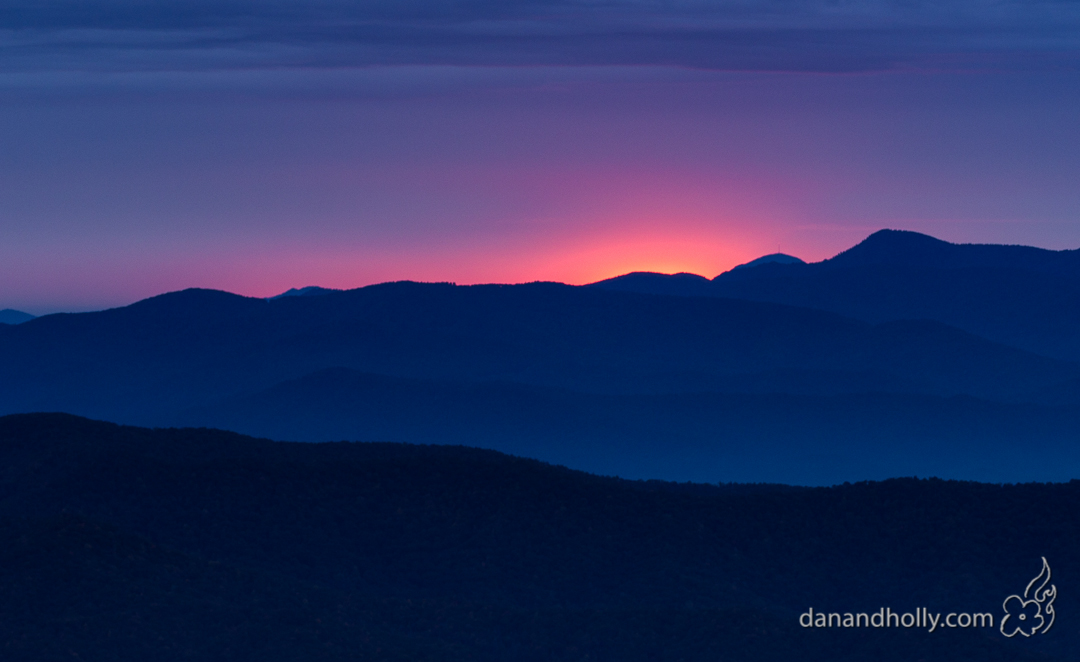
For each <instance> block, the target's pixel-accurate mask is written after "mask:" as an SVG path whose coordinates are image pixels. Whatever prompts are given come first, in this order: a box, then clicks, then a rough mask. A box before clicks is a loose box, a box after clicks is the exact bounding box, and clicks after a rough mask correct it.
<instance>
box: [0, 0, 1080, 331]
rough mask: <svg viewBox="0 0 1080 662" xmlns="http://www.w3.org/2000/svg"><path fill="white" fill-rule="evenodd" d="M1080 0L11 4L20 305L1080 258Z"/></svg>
mask: <svg viewBox="0 0 1080 662" xmlns="http://www.w3.org/2000/svg"><path fill="white" fill-rule="evenodd" d="M1078 183H1080V3H1076V2H1065V1H1048V2H1010V1H1004V2H996V1H984V0H962V1H958V0H944V1H942V2H932V3H931V2H925V3H921V2H867V1H850V2H844V1H830V2H824V1H821V0H817V1H812V2H796V1H792V0H777V1H774V2H755V1H747V2H709V1H704V0H672V1H668V2H647V1H633V0H607V1H604V2H588V1H562V0H544V1H542V0H523V1H505V0H500V1H498V2H495V1H475V2H432V1H425V0H415V1H410V0H405V1H401V0H395V1H386V2H380V1H374V2H355V1H350V2H343V1H341V0H322V1H316V2H313V1H311V0H306V1H304V2H298V1H295V0H269V1H266V0H264V1H260V2H256V1H248V0H242V1H237V0H225V1H222V0H215V1H213V2H210V1H206V2H204V1H201V0H197V1H175V0H174V1H171V2H160V1H151V0H139V1H134V0H130V1H121V0H78V1H72V2H64V1H60V2H56V1H51V2H43V1H20V0H14V1H11V0H9V1H8V2H5V3H4V6H3V7H2V8H0V309H3V308H15V309H19V310H24V311H26V312H30V313H32V314H45V313H49V312H56V311H78V310H93V309H101V308H105V307H111V306H119V305H126V304H128V303H132V302H134V301H137V300H139V299H142V298H145V297H148V296H153V295H156V294H160V293H162V292H167V291H173V290H179V289H183V288H187V287H210V288H215V289H223V290H228V291H231V292H236V293H239V294H245V295H249V296H271V295H274V294H278V293H280V292H282V291H284V290H287V289H289V288H291V287H303V286H307V285H320V286H324V287H336V288H350V287H359V286H363V285H368V284H372V283H377V282H384V281H390V280H403V279H409V280H422V281H451V282H457V283H463V284H464V283H483V282H526V281H534V280H554V281H561V282H567V283H587V282H593V281H596V280H600V279H603V278H607V277H611V276H615V275H618V274H621V273H626V272H629V271H659V272H665V273H674V272H679V271H689V272H694V273H699V274H702V275H705V276H709V277H712V276H715V275H716V274H718V273H721V272H722V271H725V270H727V269H730V268H731V267H733V266H735V265H737V264H740V263H743V262H747V261H749V260H751V259H754V258H756V257H758V256H761V255H764V254H768V253H774V252H784V253H788V254H791V255H795V256H798V257H800V258H802V259H804V260H808V261H816V260H821V259H825V258H827V257H830V256H831V255H834V254H836V253H838V252H840V251H842V250H844V249H846V248H848V247H850V246H851V245H853V244H855V243H857V242H858V241H860V240H862V239H863V238H865V237H866V236H867V235H869V234H870V233H872V232H874V231H875V230H878V229H881V228H897V229H908V230H915V231H919V232H925V233H927V234H931V235H934V236H936V237H939V238H941V239H946V240H949V241H954V242H975V243H1013V244H1027V245H1035V246H1041V247H1044V248H1051V249H1058V250H1060V249H1075V248H1078V247H1080V186H1078Z"/></svg>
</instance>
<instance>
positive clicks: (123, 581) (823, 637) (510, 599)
mask: <svg viewBox="0 0 1080 662" xmlns="http://www.w3.org/2000/svg"><path fill="white" fill-rule="evenodd" d="M1078 509H1080V482H1076V481H1074V482H1071V483H1067V484H1060V485H1045V484H1029V485H987V484H979V483H964V482H946V481H940V480H925V479H923V480H914V479H901V480H890V481H886V482H880V483H859V484H853V485H841V486H836V487H830V488H813V489H811V488H792V487H785V486H773V485H720V486H716V485H713V486H708V485H685V484H674V483H661V482H657V481H650V482H631V481H624V480H617V479H610V478H601V477H598V476H592V475H588V474H583V473H580V472H576V471H570V470H567V469H565V468H560V467H554V466H550V465H545V464H542V463H540V462H536V461H534V460H526V459H521V458H515V457H510V456H506V455H502V454H499V453H494V452H491V451H482V450H478V449H473V448H463V447H450V446H411V445H403V444H355V443H348V444H299V443H274V442H269V441H266V440H257V439H252V438H249V437H243V436H240V435H236V434H231V433H226V432H220V431H215V430H148V429H139V428H131V427H119V426H115V425H110V424H106V423H99V422H93V421H88V420H85V419H79V418H75V417H72V416H67V415H60V414H34V415H20V416H8V417H0V536H2V537H3V540H4V544H3V545H2V546H0V591H2V592H3V595H4V599H3V600H0V642H3V659H4V660H5V661H6V662H37V661H39V660H62V659H65V660H66V659H75V660H78V659H82V660H102V659H108V660H116V661H118V662H127V661H132V662H134V661H138V662H142V661H144V660H155V661H160V662H173V661H180V660H224V659H228V660H241V661H248V660H251V661H255V660H258V661H260V662H285V661H293V660H326V661H330V662H334V661H338V660H340V661H345V660H349V661H352V660H372V661H377V662H390V661H400V662H405V661H408V662H459V661H461V662H464V661H466V660H468V661H472V662H504V661H506V660H514V661H515V662H551V661H555V662H571V661H574V662H576V661H581V660H618V661H620V662H655V661H660V662H677V661H680V660H682V661H695V662H697V661H700V662H714V661H719V662H791V661H793V660H799V661H804V662H865V661H867V660H873V661H875V662H910V661H912V660H922V661H924V662H957V661H961V662H985V661H987V660H998V661H1003V662H1065V661H1066V660H1076V659H1077V654H1076V651H1077V650H1080V634H1078V631H1077V628H1076V626H1075V623H1076V621H1075V615H1076V614H1077V613H1078V611H1080V597H1078V596H1080V593H1078V592H1077V591H1075V590H1072V589H1073V588H1074V587H1075V584H1074V583H1073V581H1072V579H1071V578H1072V577H1075V572H1076V568H1077V567H1080V565H1078V564H1080V555H1078V551H1077V550H1080V520H1078V519H1077V517H1076V512H1077V511H1078ZM1044 556H1045V557H1046V558H1047V559H1048V560H1049V563H1050V565H1051V568H1052V569H1053V572H1054V574H1053V578H1054V579H1053V582H1054V584H1055V585H1056V586H1058V587H1059V588H1060V596H1059V597H1058V598H1057V599H1056V601H1055V605H1054V606H1055V607H1056V609H1057V612H1058V617H1057V623H1056V624H1055V625H1054V627H1053V629H1052V630H1051V631H1049V632H1048V633H1046V635H1041V634H1040V635H1036V636H1033V637H1031V638H1025V637H1020V636H1017V637H1014V638H1012V639H1009V638H1006V637H1004V636H1002V635H1001V634H1000V632H999V631H998V630H997V626H998V625H999V624H1000V619H1001V618H1002V616H1003V615H1004V611H1003V609H1002V602H1003V600H1004V599H1005V597H1006V596H1008V595H1011V594H1016V593H1021V592H1022V591H1023V590H1024V587H1025V586H1026V585H1027V583H1028V582H1029V581H1031V579H1032V577H1034V576H1035V574H1036V573H1037V572H1038V570H1039V568H1040V564H1041V558H1042V557H1044ZM886 607H887V608H889V609H890V610H892V611H894V612H896V613H914V612H915V611H916V610H917V609H919V608H922V607H925V608H927V609H928V610H929V612H930V613H938V614H942V615H944V614H948V613H950V612H958V613H973V612H974V613H986V614H990V615H991V616H992V617H993V618H994V624H993V626H992V627H981V628H969V629H962V628H957V629H945V628H939V629H937V630H936V631H934V632H928V631H927V630H926V629H924V628H904V627H899V626H897V627H891V628H870V627H863V628H859V629H848V630H844V629H839V628H803V627H801V626H800V625H799V618H800V614H803V613H806V611H807V610H808V609H810V608H813V609H815V611H817V612H823V611H824V612H840V613H843V612H855V613H858V612H863V613H869V614H873V613H876V612H877V611H878V610H879V609H884V608H886Z"/></svg>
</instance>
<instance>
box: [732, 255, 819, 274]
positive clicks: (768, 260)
mask: <svg viewBox="0 0 1080 662" xmlns="http://www.w3.org/2000/svg"><path fill="white" fill-rule="evenodd" d="M763 264H806V263H805V262H803V261H802V260H800V259H799V258H797V257H795V256H794V255H787V254H785V253H772V254H769V255H763V256H761V257H759V258H758V259H756V260H750V261H749V262H747V263H745V264H740V265H738V266H736V267H732V268H731V270H732V271H735V270H736V269H747V268H749V267H758V266H761V265H763Z"/></svg>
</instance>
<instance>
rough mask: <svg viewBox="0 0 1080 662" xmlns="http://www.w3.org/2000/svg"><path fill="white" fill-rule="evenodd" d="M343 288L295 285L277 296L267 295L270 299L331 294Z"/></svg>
mask: <svg viewBox="0 0 1080 662" xmlns="http://www.w3.org/2000/svg"><path fill="white" fill-rule="evenodd" d="M340 291H341V290H335V289H330V288H326V287H317V286H315V285H309V286H308V287H299V288H297V287H293V288H290V289H289V290H287V291H285V292H282V293H281V294H278V295H277V296H272V297H267V298H268V299H270V300H273V299H280V298H282V297H313V296H319V295H321V294H330V293H331V292H340Z"/></svg>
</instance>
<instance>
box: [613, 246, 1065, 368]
mask: <svg viewBox="0 0 1080 662" xmlns="http://www.w3.org/2000/svg"><path fill="white" fill-rule="evenodd" d="M763 259H764V258H763ZM753 264H754V263H753V262H751V263H748V265H746V267H747V268H736V269H733V270H731V271H728V272H726V273H723V274H720V275H719V276H717V277H716V278H714V279H712V280H711V281H709V280H707V279H704V278H701V277H695V276H693V275H691V274H679V275H676V276H666V275H663V274H633V275H631V276H622V277H619V278H614V279H611V280H606V281H601V282H599V283H595V284H594V285H592V287H597V288H603V289H616V290H622V291H635V292H643V293H649V294H669V295H676V296H714V297H727V298H735V299H744V300H752V301H767V302H772V303H782V304H787V305H792V306H803V307H807V308H815V309H818V310H827V311H830V312H834V313H837V314H840V315H844V316H846V317H851V318H854V319H859V320H863V321H866V322H871V323H880V322H888V321H895V320H913V319H925V320H935V321H938V322H942V323H944V324H948V325H950V326H954V327H956V328H958V329H963V330H964V331H968V332H969V333H973V334H976V335H979V336H982V337H984V338H987V339H988V340H993V341H995V342H999V343H1002V344H1006V345H1010V346H1013V347H1017V348H1020V349H1024V350H1027V351H1031V352H1035V353H1039V354H1043V355H1045V356H1050V357H1055V358H1060V359H1066V360H1070V361H1077V360H1080V342H1078V341H1077V338H1080V250H1069V251H1049V250H1043V249H1039V248H1031V247H1027V246H998V245H983V244H950V243H947V242H944V241H940V240H938V239H934V238H933V237H929V236H926V235H923V234H918V233H915V232H904V231H898V230H882V231H880V232H876V233H874V234H873V235H871V236H870V237H869V238H867V239H866V240H865V241H863V242H862V243H860V244H859V245H857V246H855V247H853V248H851V249H849V250H846V251H844V252H842V253H840V254H839V255H837V256H836V257H833V258H831V259H828V260H824V261H822V262H816V263H812V264H801V263H792V264H781V263H778V262H775V261H774V262H768V263H765V264H760V265H756V266H753V267H751V266H750V265H753Z"/></svg>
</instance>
